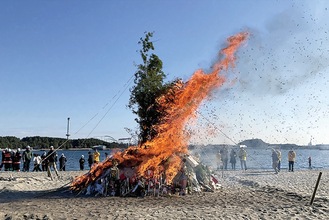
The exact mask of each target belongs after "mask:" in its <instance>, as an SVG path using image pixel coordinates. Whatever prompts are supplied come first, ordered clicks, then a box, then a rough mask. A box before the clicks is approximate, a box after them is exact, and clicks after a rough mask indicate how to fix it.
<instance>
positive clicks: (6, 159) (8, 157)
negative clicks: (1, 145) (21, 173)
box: [3, 148, 13, 171]
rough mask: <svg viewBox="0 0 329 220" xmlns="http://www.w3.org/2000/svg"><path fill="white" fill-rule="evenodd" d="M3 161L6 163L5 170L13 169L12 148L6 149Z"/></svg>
mask: <svg viewBox="0 0 329 220" xmlns="http://www.w3.org/2000/svg"><path fill="white" fill-rule="evenodd" d="M3 163H4V165H5V171H11V169H12V165H13V160H12V155H11V149H10V148H8V149H6V151H5V155H4V160H3Z"/></svg>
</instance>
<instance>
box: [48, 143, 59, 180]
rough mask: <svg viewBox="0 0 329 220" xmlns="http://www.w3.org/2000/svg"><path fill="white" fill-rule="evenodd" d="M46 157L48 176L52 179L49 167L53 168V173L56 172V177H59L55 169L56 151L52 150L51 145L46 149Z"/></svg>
mask: <svg viewBox="0 0 329 220" xmlns="http://www.w3.org/2000/svg"><path fill="white" fill-rule="evenodd" d="M46 158H47V161H48V167H47V173H48V177H50V178H51V180H53V177H52V175H51V170H50V168H51V167H52V168H53V169H54V170H55V173H56V175H57V177H59V175H58V171H57V168H56V152H55V151H54V147H53V146H50V150H49V151H48V153H47V157H46Z"/></svg>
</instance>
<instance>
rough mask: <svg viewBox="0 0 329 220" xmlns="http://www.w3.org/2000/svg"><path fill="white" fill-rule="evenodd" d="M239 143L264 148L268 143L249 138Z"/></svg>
mask: <svg viewBox="0 0 329 220" xmlns="http://www.w3.org/2000/svg"><path fill="white" fill-rule="evenodd" d="M239 145H246V146H247V147H253V148H266V147H268V146H269V145H270V144H268V143H266V142H264V141H263V140H261V139H250V140H245V141H242V142H240V143H239Z"/></svg>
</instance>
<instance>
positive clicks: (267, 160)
mask: <svg viewBox="0 0 329 220" xmlns="http://www.w3.org/2000/svg"><path fill="white" fill-rule="evenodd" d="M246 151H247V168H248V169H264V170H270V169H272V156H271V155H272V151H271V149H259V148H246ZM288 151H289V150H281V154H282V160H281V169H283V170H285V169H287V168H288ZM43 152H44V151H33V153H37V154H40V155H41V154H42V153H43ZM46 152H47V151H46ZM88 152H91V153H92V152H93V150H62V149H59V150H57V155H58V159H59V157H60V156H61V155H62V154H64V155H65V156H66V158H67V163H66V170H67V171H77V170H79V169H80V168H79V159H80V158H81V156H82V155H84V158H85V169H89V167H88ZM99 152H100V154H101V155H100V160H101V161H103V160H105V157H106V156H105V153H107V154H108V155H111V154H113V151H112V150H101V151H99ZM295 152H296V161H295V166H294V168H295V169H296V170H297V169H309V166H308V157H311V158H312V168H313V169H329V150H318V149H295ZM198 153H199V155H200V160H201V162H202V163H204V164H205V165H208V166H210V167H212V168H213V169H216V168H217V158H216V152H215V151H214V150H207V149H206V148H202V149H199V150H198ZM191 154H193V153H192V152H191ZM0 157H1V155H0ZM57 164H58V166H57V167H59V162H57ZM21 166H22V165H21ZM32 166H33V164H32V162H31V169H32ZM228 169H231V164H230V163H229V164H228ZM236 169H238V170H239V169H240V161H239V158H237V163H236Z"/></svg>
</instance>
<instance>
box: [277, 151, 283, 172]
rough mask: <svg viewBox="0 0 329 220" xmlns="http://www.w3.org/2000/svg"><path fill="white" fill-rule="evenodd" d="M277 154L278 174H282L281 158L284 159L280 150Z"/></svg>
mask: <svg viewBox="0 0 329 220" xmlns="http://www.w3.org/2000/svg"><path fill="white" fill-rule="evenodd" d="M276 153H277V155H278V172H280V171H281V158H282V155H281V151H280V149H277V150H276Z"/></svg>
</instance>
